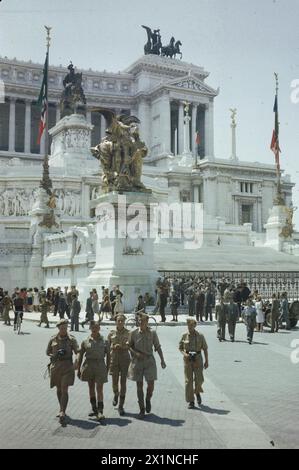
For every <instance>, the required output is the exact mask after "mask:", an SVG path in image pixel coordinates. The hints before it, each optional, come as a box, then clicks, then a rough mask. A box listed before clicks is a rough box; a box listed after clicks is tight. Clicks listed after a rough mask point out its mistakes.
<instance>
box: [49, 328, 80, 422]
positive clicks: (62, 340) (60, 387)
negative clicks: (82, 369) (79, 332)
mask: <svg viewBox="0 0 299 470" xmlns="http://www.w3.org/2000/svg"><path fill="white" fill-rule="evenodd" d="M56 326H57V327H58V330H59V332H58V334H57V335H54V336H52V338H51V339H50V341H49V344H48V347H47V352H46V353H47V356H50V358H51V364H50V366H49V371H50V387H51V388H53V387H56V388H57V398H58V402H59V405H60V412H59V415H58V417H59V421H60V423H61V424H64V422H65V412H66V408H67V404H68V399H69V396H68V388H69V387H70V386H71V385H74V381H75V370H74V364H73V353H74V354H77V353H78V349H79V348H78V343H77V341H76V338H75V337H74V336H71V335H69V334H68V331H67V327H68V321H67V320H60V321H59V322H58V323H57V325H56Z"/></svg>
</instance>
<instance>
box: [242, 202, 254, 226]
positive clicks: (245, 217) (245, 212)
mask: <svg viewBox="0 0 299 470" xmlns="http://www.w3.org/2000/svg"><path fill="white" fill-rule="evenodd" d="M241 223H242V224H250V223H252V206H251V205H249V204H242V221H241Z"/></svg>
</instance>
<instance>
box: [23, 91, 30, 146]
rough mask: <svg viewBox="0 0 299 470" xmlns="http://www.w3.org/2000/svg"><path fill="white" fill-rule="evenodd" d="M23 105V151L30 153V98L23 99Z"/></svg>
mask: <svg viewBox="0 0 299 470" xmlns="http://www.w3.org/2000/svg"><path fill="white" fill-rule="evenodd" d="M25 105H26V108H25V137H24V139H25V141H24V152H25V153H31V100H25Z"/></svg>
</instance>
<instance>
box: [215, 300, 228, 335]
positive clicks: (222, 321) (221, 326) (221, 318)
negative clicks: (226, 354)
mask: <svg viewBox="0 0 299 470" xmlns="http://www.w3.org/2000/svg"><path fill="white" fill-rule="evenodd" d="M226 314H227V305H225V303H224V302H223V297H221V298H220V302H219V304H217V305H216V319H217V338H218V339H219V341H225V325H226Z"/></svg>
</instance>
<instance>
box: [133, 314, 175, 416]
mask: <svg viewBox="0 0 299 470" xmlns="http://www.w3.org/2000/svg"><path fill="white" fill-rule="evenodd" d="M139 318H140V324H139V328H138V329H136V330H134V331H132V332H131V333H130V336H129V341H128V345H129V348H130V352H131V354H132V359H131V363H130V366H129V374H128V377H129V379H131V380H133V381H134V382H136V384H137V398H138V403H139V408H140V413H139V418H140V419H143V418H144V416H145V411H146V412H147V413H150V412H151V398H152V395H153V391H154V384H155V380H157V366H156V361H155V357H154V354H153V349H154V350H155V351H157V353H158V354H159V356H160V359H161V367H162V369H165V367H166V364H165V361H164V357H163V352H162V348H161V346H160V343H159V339H158V336H157V333H156V332H155V331H152V330H151V329H150V328H149V326H148V318H149V317H148V315H147V314H146V313H140V315H139ZM143 378H145V380H146V382H147V392H146V400H145V402H146V405H145V404H144V393H143Z"/></svg>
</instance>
